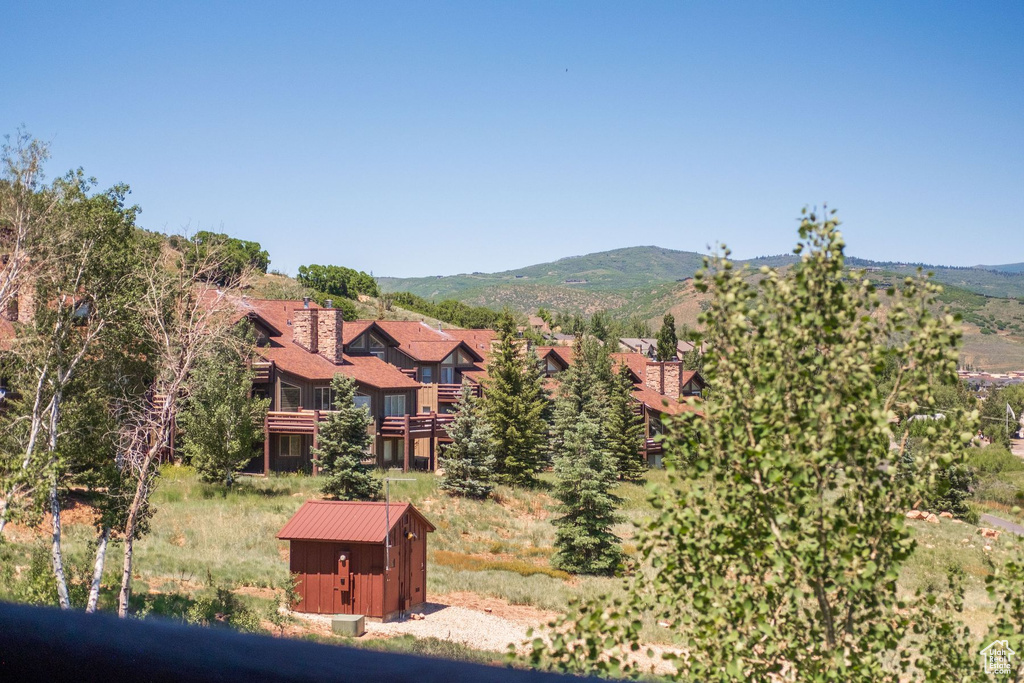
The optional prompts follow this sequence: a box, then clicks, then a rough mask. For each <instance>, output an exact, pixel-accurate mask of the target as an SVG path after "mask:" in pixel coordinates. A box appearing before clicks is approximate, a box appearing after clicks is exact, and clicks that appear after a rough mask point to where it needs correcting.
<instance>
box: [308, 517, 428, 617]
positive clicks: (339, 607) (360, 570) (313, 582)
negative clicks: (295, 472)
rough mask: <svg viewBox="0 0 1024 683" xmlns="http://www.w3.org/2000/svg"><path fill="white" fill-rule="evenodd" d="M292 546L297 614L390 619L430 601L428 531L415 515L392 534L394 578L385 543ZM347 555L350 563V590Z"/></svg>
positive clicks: (401, 521) (334, 543)
mask: <svg viewBox="0 0 1024 683" xmlns="http://www.w3.org/2000/svg"><path fill="white" fill-rule="evenodd" d="M410 534H412V535H413V536H414V537H413V538H410V537H409V535H410ZM290 543H291V550H290V557H289V568H290V570H291V573H292V576H293V578H294V579H295V590H296V595H297V601H296V602H295V603H294V604H293V609H295V610H296V611H297V612H306V613H311V614H363V615H365V616H368V617H376V618H386V617H388V616H390V615H392V614H394V613H396V612H399V611H405V610H409V609H412V608H413V607H416V606H417V605H421V604H423V603H424V602H426V600H427V526H426V525H425V524H424V523H423V522H422V520H421V519H420V518H419V517H418V516H417V515H415V514H410V513H408V512H406V514H405V516H404V517H403V519H402V520H400V521H399V522H398V524H397V525H395V528H394V530H393V531H392V532H391V543H392V546H391V548H390V549H389V551H388V552H387V554H388V555H390V559H391V571H390V572H385V571H384V565H385V561H384V558H385V548H384V544H383V543H337V542H323V541H291V542H290ZM342 553H345V555H346V556H347V558H348V562H347V569H348V581H347V590H346V584H344V583H343V582H342V581H341V571H343V570H344V565H343V564H342V563H341V562H339V558H340V556H341V555H342Z"/></svg>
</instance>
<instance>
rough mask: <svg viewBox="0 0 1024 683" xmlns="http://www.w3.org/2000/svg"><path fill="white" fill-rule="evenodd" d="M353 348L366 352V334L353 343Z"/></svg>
mask: <svg viewBox="0 0 1024 683" xmlns="http://www.w3.org/2000/svg"><path fill="white" fill-rule="evenodd" d="M352 348H353V349H360V350H363V351H365V350H366V335H365V334H361V335H359V337H358V338H357V339H356V340H355V341H354V342H352Z"/></svg>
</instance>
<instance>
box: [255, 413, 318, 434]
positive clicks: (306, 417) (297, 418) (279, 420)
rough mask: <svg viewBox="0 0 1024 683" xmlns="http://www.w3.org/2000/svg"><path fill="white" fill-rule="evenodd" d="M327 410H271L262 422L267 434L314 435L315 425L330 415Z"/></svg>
mask: <svg viewBox="0 0 1024 683" xmlns="http://www.w3.org/2000/svg"><path fill="white" fill-rule="evenodd" d="M330 412H331V411H328V410H300V411H297V412H285V411H278V410H271V411H269V412H268V413H267V417H266V418H265V419H264V421H263V426H264V431H265V432H266V433H267V434H316V432H317V425H318V424H319V423H320V421H321V420H323V419H325V418H326V417H327V416H328V415H330Z"/></svg>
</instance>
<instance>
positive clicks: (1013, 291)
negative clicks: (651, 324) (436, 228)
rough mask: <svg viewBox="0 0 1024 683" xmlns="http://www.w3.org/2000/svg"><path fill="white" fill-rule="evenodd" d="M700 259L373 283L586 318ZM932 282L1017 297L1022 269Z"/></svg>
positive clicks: (620, 260)
mask: <svg viewBox="0 0 1024 683" xmlns="http://www.w3.org/2000/svg"><path fill="white" fill-rule="evenodd" d="M794 259H795V257H794V256H793V255H792V254H784V255H779V256H764V257H759V258H755V259H749V260H739V261H738V263H740V264H748V265H750V266H752V267H754V268H757V267H759V266H761V265H769V266H783V265H786V264H788V263H792V262H793V261H794ZM703 262H704V255H703V254H698V253H696V252H692V251H676V250H673V249H663V248H661V247H654V246H647V247H628V248H625V249H613V250H612V251H603V252H598V253H594V254H587V255H585V256H570V257H567V258H563V259H559V260H557V261H552V262H550V263H540V264H537V265H533V266H527V267H525V268H519V269H516V270H506V271H503V272H500V273H464V274H460V275H449V276H443V277H442V276H436V277H421V278H388V277H384V278H380V279H379V282H380V286H381V289H382V290H383V291H385V292H400V291H407V292H412V293H413V294H417V295H419V296H422V297H424V298H426V299H435V300H441V299H447V298H452V299H457V300H459V301H465V302H467V303H473V304H477V305H482V306H492V307H498V308H500V307H503V306H509V307H511V308H513V309H515V310H520V311H523V312H527V311H533V310H536V309H537V308H538V307H540V306H544V307H545V308H555V309H558V310H566V311H570V312H578V313H588V312H593V311H594V310H598V309H602V308H605V309H609V310H614V309H618V308H620V307H623V306H633V305H635V304H636V303H637V301H636V300H637V298H638V297H640V298H649V297H652V296H653V297H657V296H658V293H659V290H663V289H664V288H665V287H669V288H670V287H671V285H673V284H675V283H679V282H682V281H685V280H686V279H687V278H690V277H693V274H694V273H695V272H696V271H697V270H698V269H699V268H700V267H701V266H702V265H703ZM849 264H850V265H851V266H854V267H858V268H870V269H872V270H875V271H884V272H885V273H891V274H893V275H898V276H904V275H912V274H914V273H916V271H917V265H915V264H902V263H890V262H881V261H869V260H866V259H857V258H851V259H849ZM924 268H925V270H927V271H930V272H933V273H934V274H935V280H936V281H937V282H941V283H943V284H947V285H953V286H955V287H959V288H961V289H964V290H967V291H969V292H974V293H976V294H983V295H986V296H994V297H1024V264H1008V265H1004V266H985V267H975V268H951V267H945V266H924Z"/></svg>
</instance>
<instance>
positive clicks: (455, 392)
mask: <svg viewBox="0 0 1024 683" xmlns="http://www.w3.org/2000/svg"><path fill="white" fill-rule="evenodd" d="M469 390H470V391H471V392H472V394H473V396H476V397H477V398H480V396H481V395H482V392H481V391H480V385H479V384H470V385H469ZM460 398H462V385H461V384H438V385H437V402H438V403H457V402H458V400H459V399H460Z"/></svg>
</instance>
